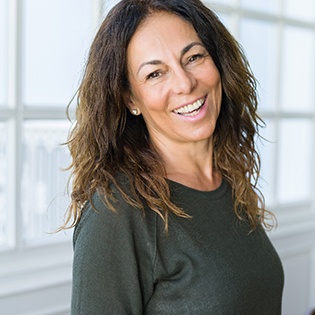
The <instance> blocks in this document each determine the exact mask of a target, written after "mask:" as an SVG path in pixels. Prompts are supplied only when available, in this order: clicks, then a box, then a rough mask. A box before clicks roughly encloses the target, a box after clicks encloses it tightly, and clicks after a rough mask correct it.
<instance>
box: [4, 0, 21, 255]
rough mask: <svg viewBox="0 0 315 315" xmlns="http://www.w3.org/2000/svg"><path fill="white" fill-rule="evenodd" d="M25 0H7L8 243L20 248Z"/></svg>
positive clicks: (14, 247) (12, 246)
mask: <svg viewBox="0 0 315 315" xmlns="http://www.w3.org/2000/svg"><path fill="white" fill-rule="evenodd" d="M21 2H22V1H18V0H12V1H8V3H9V7H8V11H9V12H8V15H9V18H8V32H9V36H8V74H7V76H8V107H9V109H10V110H11V113H12V116H11V117H10V118H9V119H8V156H9V157H10V158H9V159H8V164H9V165H8V169H9V178H8V181H9V183H8V207H9V209H8V210H9V216H8V232H9V233H8V234H9V235H8V241H9V244H8V245H9V246H10V247H11V248H13V249H17V248H18V247H20V246H21V243H20V240H21V220H22V213H21V207H20V191H21V190H20V180H19V179H20V178H19V176H20V174H21V163H20V161H21V149H20V139H21V122H22V119H23V112H22V104H21V95H20V92H21V80H20V78H21V76H20V73H19V70H20V61H21V57H20V54H21V32H20V27H21V8H20V5H21Z"/></svg>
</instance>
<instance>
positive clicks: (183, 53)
mask: <svg viewBox="0 0 315 315" xmlns="http://www.w3.org/2000/svg"><path fill="white" fill-rule="evenodd" d="M195 46H201V47H203V48H204V47H205V46H204V45H203V44H202V43H200V42H193V43H191V44H189V45H187V46H186V47H184V48H183V49H182V51H181V57H183V56H184V55H185V54H186V53H187V52H188V51H189V50H190V49H191V48H193V47H195Z"/></svg>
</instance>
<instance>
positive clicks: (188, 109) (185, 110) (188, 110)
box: [174, 99, 205, 115]
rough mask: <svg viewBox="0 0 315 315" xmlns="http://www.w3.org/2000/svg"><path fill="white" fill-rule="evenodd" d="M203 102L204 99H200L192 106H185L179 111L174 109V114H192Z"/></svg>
mask: <svg viewBox="0 0 315 315" xmlns="http://www.w3.org/2000/svg"><path fill="white" fill-rule="evenodd" d="M204 101H205V100H204V99H200V100H198V101H196V102H194V103H192V104H188V105H185V106H183V107H181V108H179V109H174V113H176V114H183V115H185V114H189V113H192V112H194V111H195V110H197V109H199V108H200V107H201V105H202V104H203V103H204Z"/></svg>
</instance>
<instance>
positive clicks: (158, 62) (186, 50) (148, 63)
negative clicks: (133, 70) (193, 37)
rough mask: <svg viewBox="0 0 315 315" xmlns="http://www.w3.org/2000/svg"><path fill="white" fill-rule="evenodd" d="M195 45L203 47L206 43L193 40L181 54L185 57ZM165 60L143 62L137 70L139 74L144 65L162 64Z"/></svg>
mask: <svg viewBox="0 0 315 315" xmlns="http://www.w3.org/2000/svg"><path fill="white" fill-rule="evenodd" d="M194 46H201V47H204V45H203V44H202V43H200V42H192V43H190V44H189V45H187V46H186V47H184V48H183V49H182V51H181V54H180V56H181V57H183V56H184V55H185V54H186V53H187V52H188V51H189V50H190V49H191V48H193V47H194ZM162 63H163V62H162V61H161V60H150V61H146V62H144V63H142V64H141V65H140V66H139V68H138V71H137V75H138V74H139V72H140V70H141V69H142V68H143V67H144V66H147V65H160V64H162Z"/></svg>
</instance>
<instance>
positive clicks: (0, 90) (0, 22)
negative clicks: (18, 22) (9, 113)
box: [0, 0, 8, 106]
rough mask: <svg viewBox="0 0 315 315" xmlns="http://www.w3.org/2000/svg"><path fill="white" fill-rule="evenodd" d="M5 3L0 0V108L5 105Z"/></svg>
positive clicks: (3, 0) (6, 61)
mask: <svg viewBox="0 0 315 315" xmlns="http://www.w3.org/2000/svg"><path fill="white" fill-rule="evenodd" d="M7 16H8V14H7V1H5V0H0V106H3V105H4V104H5V103H6V94H7V93H6V90H7V80H6V77H5V76H6V74H7V73H6V72H7V63H8V60H7V55H6V51H7V31H8V30H7Z"/></svg>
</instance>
